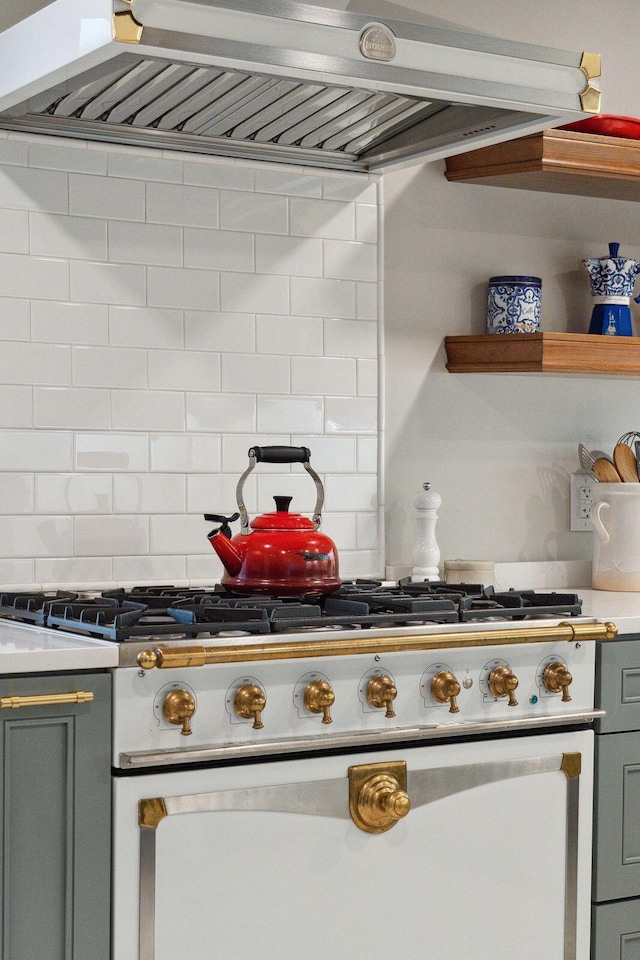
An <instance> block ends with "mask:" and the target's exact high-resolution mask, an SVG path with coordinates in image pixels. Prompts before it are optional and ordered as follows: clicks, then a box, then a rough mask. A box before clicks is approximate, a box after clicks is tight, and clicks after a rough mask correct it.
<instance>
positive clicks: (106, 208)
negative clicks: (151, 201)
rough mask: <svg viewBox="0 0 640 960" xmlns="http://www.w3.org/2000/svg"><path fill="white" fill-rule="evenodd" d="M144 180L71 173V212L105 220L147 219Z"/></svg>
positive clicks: (79, 215) (75, 214)
mask: <svg viewBox="0 0 640 960" xmlns="http://www.w3.org/2000/svg"><path fill="white" fill-rule="evenodd" d="M144 212H145V205H144V183H140V182H139V181H137V180H125V179H124V178H118V177H99V176H95V177H94V176H89V175H88V174H86V175H85V174H82V173H70V174H69V213H70V214H72V215H73V216H76V217H98V218H100V219H104V220H144Z"/></svg>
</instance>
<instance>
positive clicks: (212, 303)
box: [147, 267, 220, 310]
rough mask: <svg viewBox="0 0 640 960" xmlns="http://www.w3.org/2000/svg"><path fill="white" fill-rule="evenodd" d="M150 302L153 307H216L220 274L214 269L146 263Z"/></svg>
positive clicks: (207, 308) (215, 308)
mask: <svg viewBox="0 0 640 960" xmlns="http://www.w3.org/2000/svg"><path fill="white" fill-rule="evenodd" d="M147 303H148V304H149V306H151V307H179V308H183V309H187V310H217V309H218V308H219V306H220V292H219V276H218V274H217V273H216V272H215V271H214V270H196V269H193V268H187V269H182V268H180V267H147Z"/></svg>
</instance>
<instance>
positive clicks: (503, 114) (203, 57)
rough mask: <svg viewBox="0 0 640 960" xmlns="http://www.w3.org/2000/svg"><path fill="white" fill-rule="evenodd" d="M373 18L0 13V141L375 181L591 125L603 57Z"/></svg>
mask: <svg viewBox="0 0 640 960" xmlns="http://www.w3.org/2000/svg"><path fill="white" fill-rule="evenodd" d="M373 2H376V0H370V2H365V0H360V6H364V7H365V9H366V10H367V11H369V12H365V13H362V12H354V11H353V9H351V8H352V7H353V5H354V4H353V3H349V2H347V3H346V4H345V3H344V2H343V3H342V6H343V7H344V6H346V7H348V8H350V9H339V8H338V6H339V5H340V0H333V2H332V0H318V3H317V4H316V5H310V4H305V3H295V2H291V0H2V3H0V127H2V128H5V129H10V130H21V131H33V132H37V133H46V134H57V135H59V136H65V137H76V138H81V139H85V140H100V141H109V142H117V143H126V144H137V145H141V146H150V147H159V148H163V149H177V150H182V151H188V152H191V153H205V154H207V153H208V154H216V155H225V156H230V157H243V158H252V159H261V160H271V161H281V162H289V163H295V164H304V165H309V166H314V167H319V168H333V169H340V170H358V171H376V170H383V169H386V168H387V167H389V166H392V165H394V164H407V163H412V162H418V161H420V160H423V159H437V158H439V157H443V156H451V155H452V154H454V153H461V152H463V151H465V150H470V149H474V148H476V147H479V146H484V145H487V144H489V143H495V142H497V141H500V140H507V139H511V138H513V137H517V136H522V135H525V134H527V133H533V132H535V131H537V130H542V129H544V128H546V127H553V126H559V125H560V124H562V123H565V122H568V121H570V120H576V119H579V118H580V117H582V116H584V115H585V114H588V113H596V112H598V110H599V92H598V89H597V78H598V77H599V75H600V61H599V57H598V56H597V55H596V54H583V53H568V52H566V51H561V50H555V49H551V48H547V47H538V46H533V45H531V44H524V43H513V42H507V41H503V40H498V39H496V38H494V37H489V36H485V35H483V34H475V33H473V34H471V33H465V32H463V31H462V30H460V29H451V28H450V27H447V26H442V25H441V22H440V23H439V24H433V25H427V24H425V23H424V22H422V23H421V22H417V21H419V19H420V18H419V17H418V16H417V15H416V17H414V18H412V20H411V19H409V18H408V17H407V13H408V11H407V10H406V9H405V8H398V7H396V6H395V5H394V4H391V3H388V2H381V0H378V6H377V8H376V11H379V10H380V9H383V10H384V11H385V15H384V16H381V15H379V14H378V13H377V12H376V13H375V14H374V13H373V12H371V11H372V9H373V8H372V6H371V4H372V3H373ZM396 10H397V11H399V12H400V13H401V14H402V16H399V17H397V18H396V17H394V16H389V15H387V13H386V11H392V13H393V12H395V11H396ZM423 19H424V18H423ZM412 21H413V22H412Z"/></svg>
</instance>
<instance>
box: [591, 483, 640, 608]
mask: <svg viewBox="0 0 640 960" xmlns="http://www.w3.org/2000/svg"><path fill="white" fill-rule="evenodd" d="M591 491H592V495H593V503H592V506H591V521H592V523H593V529H594V534H593V567H592V576H591V585H592V586H593V588H594V590H628V591H633V590H639V591H640V483H594V484H592V486H591Z"/></svg>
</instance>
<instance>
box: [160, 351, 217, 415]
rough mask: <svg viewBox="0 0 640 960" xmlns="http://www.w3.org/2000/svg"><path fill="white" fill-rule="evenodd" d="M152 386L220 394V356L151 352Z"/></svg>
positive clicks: (189, 352)
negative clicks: (217, 391) (213, 391)
mask: <svg viewBox="0 0 640 960" xmlns="http://www.w3.org/2000/svg"><path fill="white" fill-rule="evenodd" d="M149 386H150V387H153V388H155V389H162V388H164V389H165V390H186V391H192V390H218V389H219V388H220V354H219V353H205V352H197V351H195V350H153V351H150V352H149ZM156 429H157V428H156ZM170 429H171V428H170Z"/></svg>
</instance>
